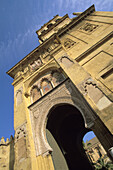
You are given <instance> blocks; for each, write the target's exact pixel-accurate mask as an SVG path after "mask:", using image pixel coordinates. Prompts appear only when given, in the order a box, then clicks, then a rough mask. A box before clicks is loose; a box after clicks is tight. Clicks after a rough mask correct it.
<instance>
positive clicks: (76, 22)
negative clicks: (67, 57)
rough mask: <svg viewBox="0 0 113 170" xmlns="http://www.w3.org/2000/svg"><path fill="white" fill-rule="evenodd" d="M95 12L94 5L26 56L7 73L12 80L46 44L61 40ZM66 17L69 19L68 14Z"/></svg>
mask: <svg viewBox="0 0 113 170" xmlns="http://www.w3.org/2000/svg"><path fill="white" fill-rule="evenodd" d="M94 11H95V7H94V5H92V6H91V7H90V8H88V9H87V10H85V11H84V12H83V13H81V14H80V15H79V16H78V17H75V18H73V19H72V21H71V22H70V23H69V24H68V25H66V26H65V27H64V28H62V29H60V30H59V31H58V33H56V34H54V35H52V36H51V37H49V38H48V39H47V40H46V41H44V42H43V43H42V44H40V45H39V46H38V47H36V48H35V49H34V50H33V51H31V52H30V53H29V54H28V55H27V56H25V57H24V58H23V59H22V60H20V61H19V62H18V63H17V64H16V65H15V66H13V67H12V68H11V69H10V70H9V71H7V72H6V73H7V74H8V75H9V76H11V77H12V78H14V75H15V73H14V72H15V70H17V68H18V67H20V65H24V64H25V63H26V62H27V61H28V60H29V59H30V58H31V57H32V55H33V54H34V53H35V52H39V50H41V49H42V48H43V47H44V46H45V45H46V43H49V42H50V41H52V40H53V39H55V38H56V39H59V38H58V36H62V34H64V33H66V31H68V30H69V29H70V28H72V27H74V26H75V25H77V24H78V23H79V22H81V20H83V19H84V18H85V17H87V16H88V15H90V14H91V13H92V12H94ZM64 17H67V14H66V15H65V16H64ZM20 68H21V67H20Z"/></svg>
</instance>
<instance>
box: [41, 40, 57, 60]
mask: <svg viewBox="0 0 113 170" xmlns="http://www.w3.org/2000/svg"><path fill="white" fill-rule="evenodd" d="M59 44H60V43H59V42H58V40H57V39H55V40H53V42H52V43H51V44H49V46H47V47H45V48H44V50H43V51H42V58H43V59H45V58H46V57H48V56H50V58H52V56H51V54H50V53H51V52H52V51H53V50H55V49H56V48H57V47H58V46H59Z"/></svg>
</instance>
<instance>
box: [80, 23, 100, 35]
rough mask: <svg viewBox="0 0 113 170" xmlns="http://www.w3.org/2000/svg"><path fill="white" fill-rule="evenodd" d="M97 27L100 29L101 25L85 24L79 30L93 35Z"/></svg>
mask: <svg viewBox="0 0 113 170" xmlns="http://www.w3.org/2000/svg"><path fill="white" fill-rule="evenodd" d="M97 27H99V25H96V24H91V23H85V24H84V25H83V26H82V27H80V29H79V30H82V31H84V32H88V33H91V32H93V31H94V30H96V29H97Z"/></svg>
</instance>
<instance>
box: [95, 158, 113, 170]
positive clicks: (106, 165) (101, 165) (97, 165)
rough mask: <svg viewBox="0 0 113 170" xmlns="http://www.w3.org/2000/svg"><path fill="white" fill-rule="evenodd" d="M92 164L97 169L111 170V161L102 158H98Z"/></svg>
mask: <svg viewBox="0 0 113 170" xmlns="http://www.w3.org/2000/svg"><path fill="white" fill-rule="evenodd" d="M93 166H94V167H95V169H97V170H113V164H112V162H110V161H109V162H106V163H105V160H104V159H103V158H99V159H98V161H97V162H96V163H93Z"/></svg>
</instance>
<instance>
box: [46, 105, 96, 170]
mask: <svg viewBox="0 0 113 170" xmlns="http://www.w3.org/2000/svg"><path fill="white" fill-rule="evenodd" d="M88 131H90V130H89V129H87V128H85V123H84V119H83V116H82V114H81V112H80V111H79V110H78V109H77V108H76V107H74V106H72V105H69V104H61V105H58V106H56V107H54V108H53V109H52V110H50V113H49V115H48V121H47V126H46V136H47V140H48V143H49V144H50V146H51V147H52V149H53V152H52V158H53V163H54V166H55V169H61V170H63V169H68V170H75V169H81V170H82V169H88V170H90V169H93V167H92V166H91V164H90V162H89V160H88V158H87V156H86V154H85V150H84V148H83V143H82V141H83V137H84V135H85V134H86V133H87V132H88Z"/></svg>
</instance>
